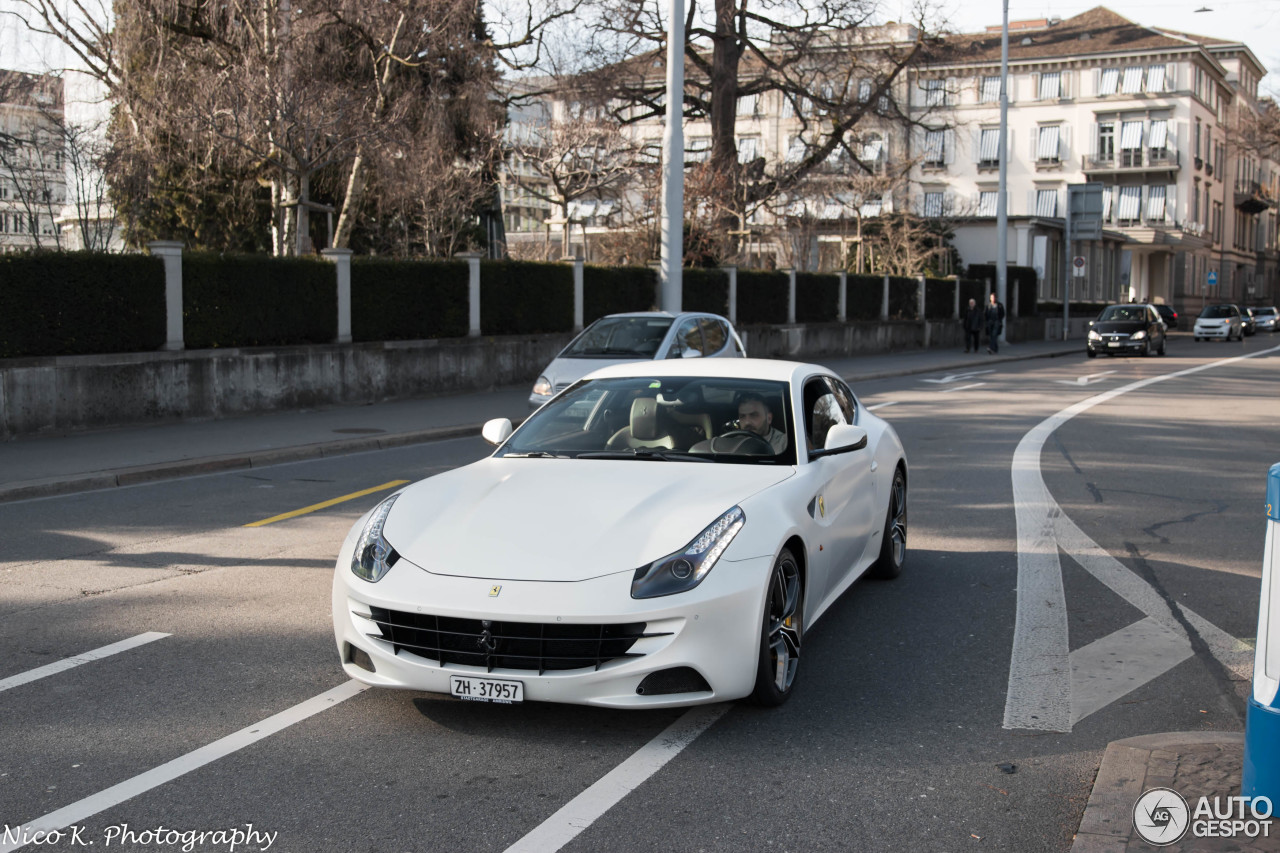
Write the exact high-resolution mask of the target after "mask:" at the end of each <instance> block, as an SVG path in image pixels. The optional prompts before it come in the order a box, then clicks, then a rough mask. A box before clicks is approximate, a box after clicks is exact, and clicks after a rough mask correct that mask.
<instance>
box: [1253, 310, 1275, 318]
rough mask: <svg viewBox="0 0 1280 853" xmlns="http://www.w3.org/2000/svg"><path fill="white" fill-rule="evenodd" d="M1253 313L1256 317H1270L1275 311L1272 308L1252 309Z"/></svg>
mask: <svg viewBox="0 0 1280 853" xmlns="http://www.w3.org/2000/svg"><path fill="white" fill-rule="evenodd" d="M1253 313H1254V314H1256V315H1258V316H1259V317H1270V316H1271V315H1272V314H1274V313H1276V309H1274V308H1254V309H1253Z"/></svg>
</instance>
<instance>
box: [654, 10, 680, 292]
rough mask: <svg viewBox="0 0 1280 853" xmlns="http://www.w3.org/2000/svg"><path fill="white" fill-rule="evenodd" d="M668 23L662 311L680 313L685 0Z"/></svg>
mask: <svg viewBox="0 0 1280 853" xmlns="http://www.w3.org/2000/svg"><path fill="white" fill-rule="evenodd" d="M670 14H671V20H670V21H669V22H668V23H667V127H666V129H665V130H664V131H663V134H662V222H661V228H662V257H661V260H660V264H659V275H660V276H661V277H662V310H664V311H670V312H671V313H672V314H675V313H678V312H679V311H680V297H681V291H682V290H683V287H682V282H681V264H682V263H683V262H684V0H671V10H670Z"/></svg>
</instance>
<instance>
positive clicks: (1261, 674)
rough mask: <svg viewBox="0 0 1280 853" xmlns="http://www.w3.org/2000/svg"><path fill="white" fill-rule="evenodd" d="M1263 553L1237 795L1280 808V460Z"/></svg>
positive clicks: (1271, 484)
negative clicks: (1250, 682) (1256, 634)
mask: <svg viewBox="0 0 1280 853" xmlns="http://www.w3.org/2000/svg"><path fill="white" fill-rule="evenodd" d="M1264 547H1265V550H1264V551H1263V555H1262V600H1261V602H1260V603H1259V605H1258V649H1257V652H1256V653H1255V655H1254V658H1253V692H1252V693H1251V694H1250V695H1249V708H1248V711H1247V713H1246V716H1245V734H1244V778H1243V780H1242V784H1241V786H1240V787H1241V790H1240V794H1241V795H1242V796H1245V797H1267V798H1268V799H1269V800H1270V801H1271V805H1272V808H1273V809H1274V808H1277V807H1280V695H1277V694H1278V693H1280V578H1278V577H1276V573H1277V572H1280V559H1277V555H1280V463H1277V464H1275V465H1272V466H1271V471H1270V472H1268V474H1267V539H1266V545H1265V546H1264Z"/></svg>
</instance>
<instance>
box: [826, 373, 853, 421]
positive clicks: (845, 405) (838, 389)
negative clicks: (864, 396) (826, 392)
mask: <svg viewBox="0 0 1280 853" xmlns="http://www.w3.org/2000/svg"><path fill="white" fill-rule="evenodd" d="M827 386H828V387H829V388H830V389H831V393H832V394H835V395H836V402H837V403H839V404H840V411H841V412H843V413H844V422H845V423H847V424H856V423H857V422H858V411H857V409H858V406H857V403H855V402H854V400H853V392H852V391H850V390H849V386H848V385H845V384H844V383H843V382H841V381H840V380H839V379H832V378H831V377H830V376H828V377H827Z"/></svg>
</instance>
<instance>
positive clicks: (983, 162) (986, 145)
mask: <svg viewBox="0 0 1280 853" xmlns="http://www.w3.org/2000/svg"><path fill="white" fill-rule="evenodd" d="M978 165H979V166H980V167H983V168H987V169H996V168H999V167H1000V129H999V128H997V127H984V128H982V133H981V135H980V136H979V137H978Z"/></svg>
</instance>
